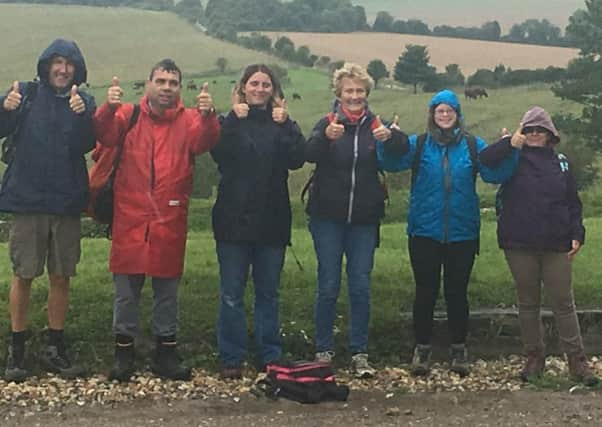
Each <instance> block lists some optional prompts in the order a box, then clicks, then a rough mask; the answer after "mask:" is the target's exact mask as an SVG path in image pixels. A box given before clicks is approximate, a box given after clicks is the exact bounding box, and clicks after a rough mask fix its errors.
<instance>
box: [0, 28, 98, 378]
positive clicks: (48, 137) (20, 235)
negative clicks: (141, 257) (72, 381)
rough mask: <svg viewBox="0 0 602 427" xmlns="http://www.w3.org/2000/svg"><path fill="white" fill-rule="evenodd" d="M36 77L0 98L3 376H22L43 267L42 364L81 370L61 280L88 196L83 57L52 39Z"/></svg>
mask: <svg viewBox="0 0 602 427" xmlns="http://www.w3.org/2000/svg"><path fill="white" fill-rule="evenodd" d="M37 73H38V78H39V82H34V83H32V82H18V81H15V82H14V83H13V85H12V87H11V88H10V90H9V91H8V92H7V94H6V95H5V96H3V97H0V137H4V136H8V135H12V142H13V143H12V144H11V145H12V147H13V150H11V151H12V155H11V156H10V158H9V159H6V160H7V161H8V167H7V169H6V171H5V173H4V176H3V179H2V185H1V187H0V211H2V212H9V213H12V214H13V220H12V223H11V229H10V237H9V253H10V259H11V262H12V267H13V272H14V276H13V279H12V283H11V288H10V297H9V306H10V318H11V331H12V332H11V338H10V340H9V348H8V357H7V366H6V371H5V378H6V379H7V380H8V381H22V380H24V379H25V378H27V376H28V371H27V370H26V369H25V365H24V359H25V331H26V327H27V311H28V305H29V295H30V291H31V283H32V281H33V279H34V278H35V277H38V276H41V275H42V274H43V273H44V265H45V264H46V268H47V271H48V278H49V282H50V289H49V292H48V343H47V346H46V347H45V348H44V349H42V351H41V354H40V355H41V362H42V364H43V367H44V368H45V369H47V370H49V371H52V372H55V373H58V374H60V375H62V376H64V377H74V376H78V375H80V374H81V373H82V370H81V368H80V367H78V366H76V365H74V364H72V362H71V361H70V360H69V357H68V356H67V354H66V353H67V352H66V348H65V343H64V340H63V329H64V325H65V315H66V312H67V307H68V297H69V279H70V278H71V277H72V276H74V275H75V267H76V265H77V263H78V262H79V257H80V214H81V212H82V210H83V209H84V208H85V207H86V205H87V201H88V175H87V171H86V161H85V158H84V155H85V153H86V152H88V151H90V150H91V149H92V148H94V142H95V139H94V133H93V129H92V115H93V113H94V110H95V109H96V105H95V103H94V98H93V97H91V96H89V95H86V94H85V93H80V92H79V90H78V86H79V85H80V84H82V83H84V82H85V81H86V78H87V70H86V65H85V62H84V58H83V56H82V54H81V52H80V50H79V48H78V46H77V45H76V44H75V42H73V41H69V40H63V39H57V40H55V41H53V42H52V43H51V44H50V46H48V48H46V50H44V52H43V53H42V55H41V56H40V58H39V60H38V67H37Z"/></svg>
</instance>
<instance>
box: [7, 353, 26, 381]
mask: <svg viewBox="0 0 602 427" xmlns="http://www.w3.org/2000/svg"><path fill="white" fill-rule="evenodd" d="M28 376H29V372H28V371H27V369H25V348H22V349H20V350H16V349H15V348H14V347H13V346H12V344H11V345H9V346H8V356H7V357H6V369H5V370H4V379H5V380H6V381H7V382H11V381H14V382H16V383H19V382H22V381H25V380H26V379H27V377H28Z"/></svg>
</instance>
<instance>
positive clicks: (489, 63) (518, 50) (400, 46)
mask: <svg viewBox="0 0 602 427" xmlns="http://www.w3.org/2000/svg"><path fill="white" fill-rule="evenodd" d="M265 34H266V35H268V36H269V37H270V38H271V39H272V40H277V39H278V37H280V36H283V35H285V36H287V37H289V38H290V39H291V40H292V41H293V42H294V43H295V46H303V45H305V46H308V47H309V49H310V50H311V51H312V52H313V53H315V54H316V55H326V56H329V57H331V58H332V60H346V61H353V62H357V63H358V64H362V65H367V64H368V63H369V62H370V61H371V60H373V59H380V60H382V61H383V62H384V63H385V64H386V65H387V68H388V69H389V70H392V69H393V67H394V66H395V63H396V62H397V59H398V58H399V56H400V55H401V53H402V52H403V51H404V50H405V46H406V45H407V44H418V45H424V46H427V47H428V52H429V54H430V57H431V60H430V63H431V64H432V65H434V66H435V67H437V71H439V72H443V71H445V66H446V65H447V64H458V65H459V66H460V68H461V69H462V72H463V73H464V75H465V76H466V77H468V76H469V75H471V74H473V73H474V72H475V71H476V70H477V69H479V68H486V69H493V68H494V67H495V66H496V65H498V64H504V65H505V66H506V67H511V68H512V69H515V70H516V69H521V68H527V69H535V68H546V67H547V66H549V65H554V66H558V67H566V66H567V64H568V62H569V60H571V59H573V58H574V57H576V56H577V52H578V51H577V49H569V48H562V47H549V46H535V45H525V44H515V43H502V42H487V41H480V40H465V39H454V38H447V37H431V36H416V35H410V34H391V33H369V32H368V33H361V32H358V33H349V34H324V33H295V32H266V33H265Z"/></svg>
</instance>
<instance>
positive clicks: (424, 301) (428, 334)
mask: <svg viewBox="0 0 602 427" xmlns="http://www.w3.org/2000/svg"><path fill="white" fill-rule="evenodd" d="M408 247H409V252H410V262H411V263H412V270H413V271H414V281H415V283H416V298H415V300H414V337H415V339H416V343H417V344H425V345H426V344H430V343H431V338H432V332H433V311H434V309H435V303H436V302H437V298H438V297H439V288H440V286H441V267H443V290H444V296H445V303H446V305H447V323H448V328H449V335H450V342H451V344H462V343H464V342H465V341H466V332H467V329H468V297H467V289H468V280H469V278H470V272H471V271H472V266H473V264H474V259H475V255H476V253H477V249H478V240H467V241H461V242H453V243H440V242H438V241H436V240H432V239H429V238H425V237H418V236H415V237H410V238H409V239H408Z"/></svg>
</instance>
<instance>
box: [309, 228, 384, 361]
mask: <svg viewBox="0 0 602 427" xmlns="http://www.w3.org/2000/svg"><path fill="white" fill-rule="evenodd" d="M309 229H310V231H311V235H312V237H313V240H314V248H315V250H316V256H317V258H318V290H317V296H316V311H315V322H316V351H318V352H322V351H331V350H334V334H333V326H334V320H335V316H336V303H337V299H338V297H339V291H340V290H341V268H342V260H343V254H345V257H346V258H347V288H348V290H349V307H350V319H351V321H350V326H349V327H350V333H349V341H350V342H349V350H350V351H351V353H352V354H355V353H365V352H366V351H367V347H368V323H369V320H370V273H371V272H372V267H373V265H374V250H375V249H376V244H377V239H378V225H377V224H346V223H341V222H336V221H329V220H323V219H316V218H311V219H310V221H309Z"/></svg>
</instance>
